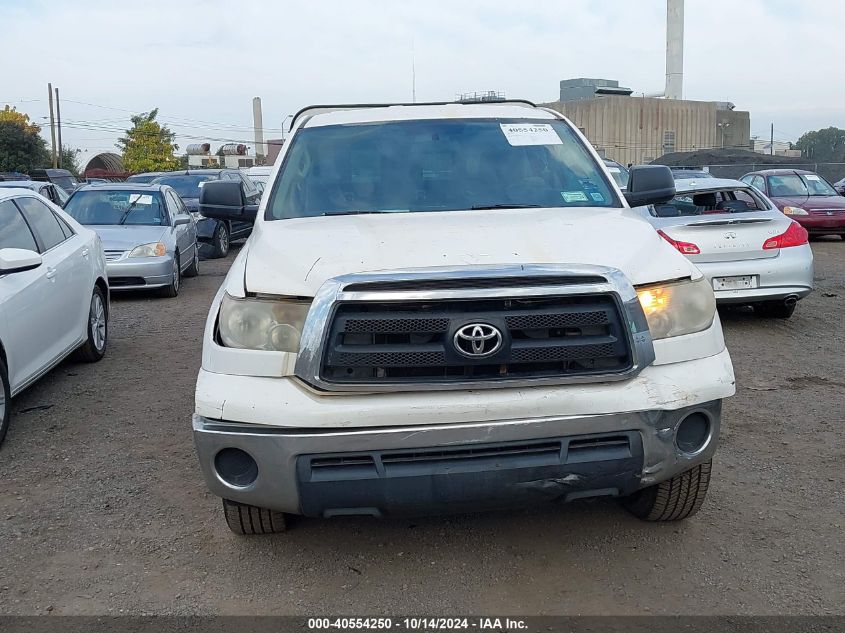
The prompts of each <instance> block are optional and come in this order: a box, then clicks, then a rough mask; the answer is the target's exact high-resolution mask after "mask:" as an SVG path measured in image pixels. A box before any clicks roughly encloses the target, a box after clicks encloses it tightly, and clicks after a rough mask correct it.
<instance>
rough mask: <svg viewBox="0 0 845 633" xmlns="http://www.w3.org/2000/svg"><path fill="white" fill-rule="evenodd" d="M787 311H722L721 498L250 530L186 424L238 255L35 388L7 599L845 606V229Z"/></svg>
mask: <svg viewBox="0 0 845 633" xmlns="http://www.w3.org/2000/svg"><path fill="white" fill-rule="evenodd" d="M813 248H814V251H815V253H816V275H817V290H816V292H815V293H813V294H812V295H811V296H810V297H809V298H808V299H807V300H805V301H803V302H802V303H801V304H800V305H799V307H798V310H797V312H796V314H795V316H794V317H793V318H792V319H791V320H789V321H785V322H780V321H763V320H759V319H757V318H755V317H754V316H753V315H751V314H749V313H744V312H726V313H723V315H722V319H723V322H724V326H725V334H726V337H727V340H728V344H729V347H730V349H731V352H732V355H733V359H734V363H735V367H736V374H737V380H738V385H739V387H738V392H737V395H736V396H735V397H734V398H732V399H731V400H729V401H728V402H727V403H726V407H725V411H724V425H723V435H722V445H721V448H720V451H719V452H718V453H717V456H716V459H715V467H714V480H713V484H712V486H711V489H710V495H709V498H708V501H707V503H706V504H705V506H704V508H703V510H702V511H701V512H700V513H699V514H698V515H697V516H696V517H694V518H692V519H690V520H689V521H686V522H683V523H678V524H647V523H642V522H639V521H637V520H636V519H634V518H632V517H630V516H629V515H627V514H626V513H625V512H624V511H623V510H622V509H621V508H620V507H619V506H618V505H617V504H616V503H614V502H613V501H611V500H602V501H595V502H583V503H578V504H571V505H567V506H559V505H550V506H543V507H540V508H536V509H532V510H530V511H514V512H509V513H496V514H484V515H470V516H459V517H448V518H428V519H419V520H377V519H363V518H354V519H353V518H349V519H334V520H331V521H320V520H307V519H304V520H299V521H297V522H296V524H295V526H294V528H293V529H292V530H291V531H290V532H288V533H287V534H284V535H279V536H275V537H252V538H243V537H237V536H235V535H233V534H231V533H230V532H229V530H228V529H227V528H226V526H225V523H224V521H223V517H222V511H221V508H220V504H219V501H218V500H217V499H216V498H215V497H213V496H211V495H210V494H209V493H207V492H206V490H205V486H204V484H203V482H202V480H201V477H200V473H199V470H198V467H197V464H196V461H195V458H194V451H193V445H192V440H191V431H190V415H191V412H192V408H193V388H194V380H195V376H196V372H197V369H198V367H199V362H200V337H201V332H202V325H203V322H204V319H205V316H206V310H207V307H208V304H209V302H210V300H211V297H212V296H213V294H214V292H215V290H216V289H217V287H218V286H219V284H220V282H221V281H222V278H223V275H224V274H225V271H226V269H227V267H228V265H229V263H230V261H231V257H230V259H229V260H222V261H206V262H203V265H202V274H201V276H200V277H199V278H198V279H188V280H186V281H185V283H184V285H183V289H182V294H181V296H180V297H179V298H178V299H175V300H167V299H158V298H154V297H147V296H132V297H131V298H117V299H115V300H114V302H113V314H112V322H111V326H112V331H111V342H110V347H109V352H108V356H107V357H106V359H105V360H103V361H102V362H101V363H99V364H96V365H80V364H74V363H70V362H68V363H64V364H63V365H61V366H60V367H58V368H57V369H56V370H55V371H53V372H52V373H51V374H50V375H49V376H48V377H46V378H45V379H43V380H42V381H40V382H39V383H38V384H37V385H35V386H34V387H33V388H31V389H30V390H28V391H27V392H26V393H24V394H22V395H21V396H20V397H19V398H17V399H16V400H15V402H14V404H13V416H14V418H13V421H12V428H11V429H10V431H9V435H8V437H7V439H6V442H5V444H4V445H3V447H2V449H0V482H2V483H0V613H14V614H45V613H48V612H49V613H52V614H109V613H111V614H117V613H133V614H138V613H157V614H161V613H167V614H188V613H201V614H212V613H214V614H217V613H220V614H247V613H260V614H299V615H306V614H312V615H313V614H315V613H326V612H334V613H358V614H363V615H375V614H380V613H392V614H397V613H425V614H429V615H451V614H453V613H502V614H504V613H508V614H561V613H566V614H647V613H650V614H655V613H669V614H724V613H742V614H798V613H800V614H842V613H845V539H844V538H843V534H845V531H844V530H843V528H845V512H843V511H845V499H844V498H843V492H842V490H843V480H845V466H843V464H845V451H843V441H842V438H843V424H844V423H845V354H843V351H845V348H844V347H843V342H842V341H843V338H845V319H843V314H845V311H844V310H843V306H845V243H842V242H841V241H839V240H838V239H835V238H834V239H832V240H829V241H828V240H823V241H818V242H815V243H814V244H813Z"/></svg>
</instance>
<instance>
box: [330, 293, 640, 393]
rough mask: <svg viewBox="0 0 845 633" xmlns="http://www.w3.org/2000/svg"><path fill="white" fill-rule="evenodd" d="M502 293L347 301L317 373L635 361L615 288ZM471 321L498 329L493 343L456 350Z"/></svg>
mask: <svg viewBox="0 0 845 633" xmlns="http://www.w3.org/2000/svg"><path fill="white" fill-rule="evenodd" d="M502 294H503V295H504V296H501V297H497V298H483V299H451V298H450V299H431V300H409V301H356V302H341V303H339V304H337V305H336V307H335V310H334V313H333V317H332V322H331V323H330V324H329V331H328V333H327V337H326V343H325V346H324V350H323V358H322V365H321V368H320V378H321V380H323V381H325V382H327V383H347V384H358V385H377V384H386V383H391V382H394V383H397V382H398V383H413V384H421V385H422V384H425V383H427V382H441V383H442V382H446V383H448V382H456V381H469V382H478V381H485V380H501V379H507V378H550V377H551V378H554V377H563V376H577V375H585V374H607V373H620V372H624V371H626V370H628V369H630V367H631V366H632V355H631V350H630V349H629V347H628V337H627V332H626V329H625V326H624V324H625V320H624V319H623V318H622V315H621V313H620V308H619V304H618V303H617V301H616V299H615V298H614V296H613V295H611V294H610V293H596V294H575V295H561V296H555V295H552V296H547V295H543V296H534V297H522V296H518V297H509V296H507V291H503V293H502ZM474 324H483V325H487V326H491V327H492V328H493V329H494V330H495V331H498V333H499V336H500V338H501V340H500V341H499V343H500V344H499V346H498V348H497V349H496V351H495V352H493V353H492V354H489V355H481V354H480V355H479V357H477V358H474V357H473V356H472V354H469V355H467V353H466V349H464V348H461V349H458V347H457V346H456V343H455V336H456V334H457V332H458V331H459V330H461V329H462V328H464V327H465V326H467V325H474ZM488 331H489V330H488Z"/></svg>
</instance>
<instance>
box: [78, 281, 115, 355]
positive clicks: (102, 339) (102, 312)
mask: <svg viewBox="0 0 845 633" xmlns="http://www.w3.org/2000/svg"><path fill="white" fill-rule="evenodd" d="M108 337H109V313H108V308H106V298H105V295H104V294H103V291H102V290H100V287H99V286H94V292H93V293H92V294H91V304H90V307H89V308H88V338H87V340H86V341H85V343H83V344H82V346H81V347H80V348H79V349H77V350H76V354H75V356H76V358H77V359H78V360H81V361H84V362H86V363H96V362H97V361H98V360H100V359H102V358H103V356H105V355H106V347H108V343H109V340H108Z"/></svg>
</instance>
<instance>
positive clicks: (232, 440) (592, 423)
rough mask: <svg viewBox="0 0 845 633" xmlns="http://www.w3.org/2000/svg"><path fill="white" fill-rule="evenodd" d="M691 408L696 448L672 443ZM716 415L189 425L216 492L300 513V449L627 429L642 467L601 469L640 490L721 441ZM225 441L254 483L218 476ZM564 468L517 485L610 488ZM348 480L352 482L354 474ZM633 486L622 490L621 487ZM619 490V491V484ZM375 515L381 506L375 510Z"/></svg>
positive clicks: (560, 491) (369, 449)
mask: <svg viewBox="0 0 845 633" xmlns="http://www.w3.org/2000/svg"><path fill="white" fill-rule="evenodd" d="M695 412H700V413H703V414H704V415H705V416H707V418H708V419H709V421H710V435H709V438H708V441H707V443H706V444H705V445H704V446H703V447H702V448H701V449H700V450H699V451H698V452H697V453H695V454H685V453H682V452H681V451H680V450H679V449H678V448H677V446H676V445H675V430H676V428H677V426H678V425H679V423H680V422H681V420H682V419H684V418H685V417H686V416H687V415H689V414H690V413H695ZM720 420H721V401H720V400H715V401H711V402H707V403H704V404H701V405H696V406H693V407H687V408H682V409H677V410H671V411H664V410H654V411H638V412H629V413H615V414H607V415H589V416H567V417H555V418H537V419H520V420H504V421H499V422H483V423H482V422H480V423H466V424H450V425H436V424H431V425H425V426H405V427H390V428H386V427H379V428H373V429H365V428H359V429H327V430H316V429H297V428H280V427H275V428H268V427H266V426H257V425H248V424H234V423H227V422H225V421H220V420H211V419H207V418H204V417H201V416H198V415H195V416H194V418H193V428H194V442H195V444H196V449H197V454H198V457H199V462H200V466H201V468H202V471H203V475H204V478H205V481H206V483H207V485H208V487H209V489H210V490H211V491H212V492H213V493H214V494H216V495H218V496H220V497H224V498H227V499H231V500H233V501H239V502H241V503H247V504H251V505H256V506H260V507H264V508H271V509H274V510H279V511H282V512H289V513H293V514H303V513H304V512H303V508H304V507H306V506H307V507H313V505H314V504H313V503H312V500H308V499H303V498H302V496H301V493H302V485H301V482H302V477H301V472H302V464H301V460H300V459H299V458H300V457H301V456H303V455H320V456H326V455H327V454H328V455H331V456H333V457H339V458H342V457H344V454H351V453H373V452H379V451H391V450H397V449H398V450H403V451H405V450H408V449H418V450H422V449H433V448H443V449H448V448H449V447H458V446H460V447H467V446H470V447H471V448H476V447H478V448H482V447H485V446H486V445H493V444H497V443H509V442H521V441H525V440H543V439H548V438H566V439H567V440H571V439H574V438H577V437H578V436H591V435H596V434H603V433H627V434H629V435H630V436H635V437H637V438H639V439H638V441H637V445H638V450H640V448H639V446H640V445H641V453H640V454H641V456H642V461H641V470H640V471H639V472H629V473H614V472H607V471H605V472H604V473H602V474H603V475H607V476H611V477H612V476H622V475H625V476H629V478H630V481H631V482H632V486H633V489H637V488H642V487H646V486H650V485H653V484H656V483H659V482H661V481H664V480H666V479H669V478H671V477H673V476H675V475H677V474H679V473H681V472H684V471H686V470H688V469H690V468H692V467H693V466H696V465H697V464H699V463H702V462H704V461H706V460H708V459H710V458H711V457H712V455H713V453H714V452H715V450H716V446H717V444H718V437H719V427H720ZM225 448H237V449H240V450H242V451H245V452H246V453H247V454H249V455H250V456H251V457H252V458H253V459H254V460H255V462H256V464H257V466H258V474H257V477H256V478H255V480H254V481H253V482H252V483H250V484H249V485H245V486H234V485H231V484H230V483H227V482H226V481H224V480H223V478H221V476H220V475H219V474H218V471H217V468H216V466H215V457H216V456H217V454H218V453H219V452H220V451H222V450H223V449H225ZM298 469H299V471H298ZM562 469H563V472H561V475H560V476H557V477H555V478H554V479H547V480H546V479H544V480H539V481H538V480H532V481H525V482H519V483H518V484H517V485H522V486H535V487H536V488H538V489H539V488H542V489H543V490H544V491H545V492H546V493H547V494H546V498H549V499H551V498H554V499H560V500H569V499H572V498H578V497H584V496H593V495H594V494H613V492H612V491H610V492H608V490H607V489H602V490H593V489H591V488H590V487H589V483H585V482H582V481H580V479H581V476H580V475H576V474H575V471H574V470H573V474H572V475H569V476H567V475H566V467H565V466H563V467H562ZM481 471H482V473H485V474H487V473H489V474H490V475H491V476H495V475H496V474H497V473H499V469H498V464H496V465H492V466H490V467H489V470H485V469H484V467H482V468H481ZM353 480H354V478H353ZM352 483H353V484H354V481H352ZM417 483H419V481H418V482H417ZM511 485H512V484H511ZM585 486H586V487H585ZM400 489H401V488H400ZM631 491H632V490H631V489H627V490H625V491H624V492H625V493H627V492H631ZM464 492H466V491H464ZM471 493H472V491H469V494H471ZM616 494H622V491H621V489H620V490H619V491H617V492H616ZM337 513H338V514H342V513H345V512H342V511H338V512H337ZM388 513H389V512H388ZM373 514H380V512H379V511H374V512H373ZM324 515H325V516H330V513H328V512H326V513H324Z"/></svg>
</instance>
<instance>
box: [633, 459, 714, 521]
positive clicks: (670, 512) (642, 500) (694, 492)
mask: <svg viewBox="0 0 845 633" xmlns="http://www.w3.org/2000/svg"><path fill="white" fill-rule="evenodd" d="M712 466H713V461H712V460H708V461H706V462H704V463H703V464H699V465H698V466H696V467H695V468H691V469H690V470H688V471H686V472H683V473H681V474H680V475H676V476H675V477H672V479H668V480H666V481H663V482H661V483H659V484H656V485H654V486H649V487H648V488H643V489H642V490H639V491H637V492H636V493H634V494H633V495H631V496H630V497H626V498H625V499H624V500H623V503H624V504H625V507H626V508H627V509H628V510H629V511H630V512H631V513H632V514H633V515H634V516H636V517H638V518H640V519H643V520H644V521H680V520H682V519H686V518H687V517H691V516H692V515H693V514H695V513H696V512H698V511H699V509H701V504H703V503H704V498H705V497H706V496H707V488H708V487H709V486H710V470H711V468H712Z"/></svg>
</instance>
